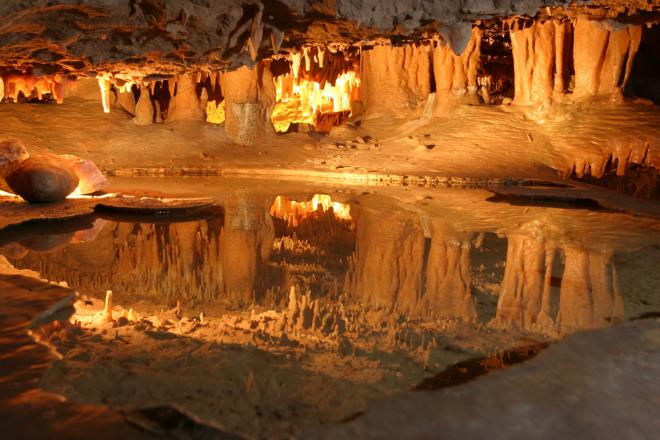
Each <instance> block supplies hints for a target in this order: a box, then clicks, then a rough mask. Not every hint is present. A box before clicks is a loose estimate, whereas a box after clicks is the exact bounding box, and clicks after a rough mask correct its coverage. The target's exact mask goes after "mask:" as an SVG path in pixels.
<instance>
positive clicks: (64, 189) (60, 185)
mask: <svg viewBox="0 0 660 440" xmlns="http://www.w3.org/2000/svg"><path fill="white" fill-rule="evenodd" d="M6 180H7V183H8V184H9V186H10V188H11V189H12V191H13V192H14V193H16V194H18V195H20V196H21V197H22V198H23V199H25V200H27V201H28V202H31V203H44V202H60V201H62V200H64V199H65V198H66V196H68V195H69V194H71V193H72V192H73V191H74V190H75V189H76V187H77V186H78V176H77V175H76V173H75V171H74V169H73V167H72V166H71V164H70V163H69V162H68V161H67V160H66V159H63V158H61V157H58V156H55V155H52V154H44V155H40V156H36V157H30V158H29V159H27V160H25V161H24V162H22V163H21V164H20V165H19V166H18V167H16V169H15V170H14V171H12V173H11V174H9V175H8V176H7V179H6Z"/></svg>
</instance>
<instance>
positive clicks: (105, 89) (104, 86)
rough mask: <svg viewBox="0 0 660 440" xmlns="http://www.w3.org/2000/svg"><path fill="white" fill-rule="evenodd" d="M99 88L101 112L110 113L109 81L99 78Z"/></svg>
mask: <svg viewBox="0 0 660 440" xmlns="http://www.w3.org/2000/svg"><path fill="white" fill-rule="evenodd" d="M99 88H100V89H101V102H102V103H103V112H105V113H110V81H108V80H107V79H105V78H99Z"/></svg>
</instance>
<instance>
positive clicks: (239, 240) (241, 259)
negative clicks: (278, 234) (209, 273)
mask: <svg viewBox="0 0 660 440" xmlns="http://www.w3.org/2000/svg"><path fill="white" fill-rule="evenodd" d="M224 207H225V225H224V229H223V231H222V236H221V244H222V249H223V252H222V274H223V291H224V297H225V298H226V299H228V300H230V301H236V304H246V303H250V302H251V301H252V300H253V298H254V295H255V289H256V288H257V287H258V286H257V284H256V281H257V275H258V274H259V273H260V272H261V270H262V267H261V266H262V263H263V262H265V261H267V260H268V257H269V256H270V252H271V250H272V247H273V241H274V239H275V230H274V227H273V220H272V218H271V217H270V214H269V213H268V210H267V209H266V204H265V203H263V201H262V200H260V199H259V198H258V197H256V196H253V195H251V194H248V193H240V192H239V193H237V194H235V195H232V196H231V197H229V198H228V199H227V201H226V203H225V205H224Z"/></svg>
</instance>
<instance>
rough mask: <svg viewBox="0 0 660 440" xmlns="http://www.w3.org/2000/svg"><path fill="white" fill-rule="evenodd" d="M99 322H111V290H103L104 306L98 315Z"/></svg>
mask: <svg viewBox="0 0 660 440" xmlns="http://www.w3.org/2000/svg"><path fill="white" fill-rule="evenodd" d="M100 321H101V323H106V322H112V290H108V291H107V292H105V307H104V308H103V311H102V312H101V315H100Z"/></svg>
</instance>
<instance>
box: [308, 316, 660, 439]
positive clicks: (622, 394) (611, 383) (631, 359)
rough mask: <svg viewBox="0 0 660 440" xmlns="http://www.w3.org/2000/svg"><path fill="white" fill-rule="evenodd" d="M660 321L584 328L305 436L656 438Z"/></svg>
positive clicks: (659, 383)
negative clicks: (509, 364) (476, 374)
mask: <svg viewBox="0 0 660 440" xmlns="http://www.w3.org/2000/svg"><path fill="white" fill-rule="evenodd" d="M658 377H660V321H659V320H657V319H651V320H644V321H636V322H633V323H628V324H625V325H621V326H617V327H613V328H609V329H605V330H599V331H592V332H587V333H581V334H577V335H574V336H572V337H570V338H568V339H567V340H566V341H564V342H562V343H560V344H557V345H554V346H552V347H550V348H548V349H547V350H545V351H544V352H542V353H541V354H539V355H538V357H537V358H535V359H533V360H532V361H529V362H528V363H525V364H523V365H521V366H517V367H513V368H511V369H509V370H506V371H501V372H497V373H493V374H491V375H488V376H486V377H483V378H481V379H478V380H476V381H474V382H472V383H469V384H467V385H465V386H462V387H455V388H450V389H446V390H443V391H438V392H420V393H414V394H413V393H411V394H409V395H407V396H405V397H397V398H394V399H391V400H388V401H385V402H382V403H379V404H376V405H374V406H373V407H371V408H370V409H369V410H368V411H367V412H366V413H365V414H364V415H363V416H362V417H359V418H358V419H356V420H355V421H353V422H350V423H347V424H345V425H340V426H336V427H334V428H330V429H328V428H325V429H323V430H318V431H310V432H307V433H305V434H303V435H301V436H299V438H332V439H338V438H352V439H355V438H434V437H437V436H438V435H441V436H442V437H443V438H483V435H484V433H485V432H488V433H489V434H488V435H489V438H498V439H499V438H502V439H508V438H578V437H579V438H653V437H655V436H656V435H657V432H658V431H659V430H660V420H658V418H657V414H656V410H657V407H658V405H659V404H660V397H659V396H660V381H659V380H658Z"/></svg>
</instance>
